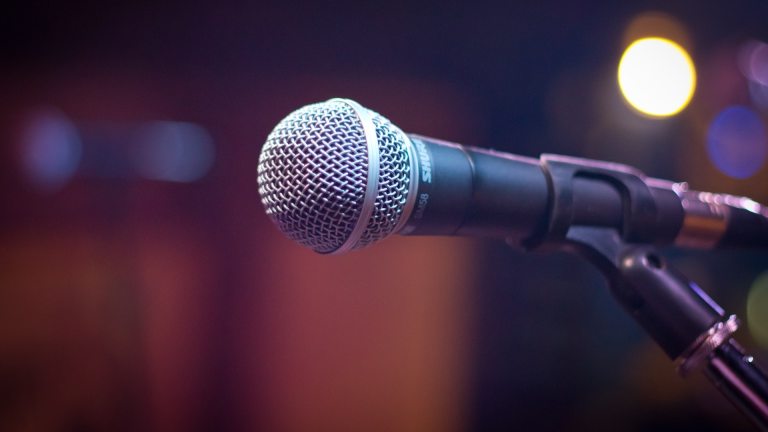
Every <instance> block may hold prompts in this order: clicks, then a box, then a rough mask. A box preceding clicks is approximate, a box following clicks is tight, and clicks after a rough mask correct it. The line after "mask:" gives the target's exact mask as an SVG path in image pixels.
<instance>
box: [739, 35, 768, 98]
mask: <svg viewBox="0 0 768 432" xmlns="http://www.w3.org/2000/svg"><path fill="white" fill-rule="evenodd" d="M739 68H740V69H741V72H742V74H744V76H745V77H746V78H747V80H748V86H749V95H750V97H751V99H752V103H754V104H755V105H756V106H757V107H759V108H761V109H768V44H766V43H764V42H760V41H756V40H750V41H747V42H746V43H744V45H743V46H742V48H741V51H740V53H739Z"/></svg>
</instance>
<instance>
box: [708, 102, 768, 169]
mask: <svg viewBox="0 0 768 432" xmlns="http://www.w3.org/2000/svg"><path fill="white" fill-rule="evenodd" d="M707 153H708V154H709V158H710V159H711V160H712V163H713V164H715V166H716V167H717V168H718V169H719V170H720V171H722V172H723V173H725V174H726V175H728V176H730V177H733V178H737V179H745V178H747V177H751V176H752V175H754V174H755V173H757V172H758V171H759V170H760V168H761V167H762V166H763V163H764V162H765V158H766V155H767V154H768V142H766V131H765V126H764V125H763V121H762V119H761V118H760V116H759V115H758V114H757V113H755V112H754V111H752V110H751V109H749V108H747V107H744V106H739V105H734V106H730V107H728V108H726V109H724V110H723V111H721V112H720V113H719V114H718V115H717V117H715V119H714V120H712V124H710V126H709V131H708V132H707Z"/></svg>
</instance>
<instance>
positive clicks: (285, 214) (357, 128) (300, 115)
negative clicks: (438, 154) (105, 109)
mask: <svg viewBox="0 0 768 432" xmlns="http://www.w3.org/2000/svg"><path fill="white" fill-rule="evenodd" d="M359 110H364V111H365V112H364V113H362V114H363V115H361V113H360V112H358V111H359ZM364 121H371V122H372V126H373V127H374V128H375V139H376V143H368V141H367V140H366V131H365V127H364V123H363V122H364ZM368 136H369V137H371V135H370V134H369V135H368ZM406 140H407V138H406V136H405V134H403V132H402V131H400V130H399V129H398V128H397V127H396V126H394V125H393V124H392V123H391V122H390V121H389V120H387V119H386V118H384V117H382V116H381V115H379V114H377V113H374V112H372V111H368V110H365V108H361V107H360V106H359V105H357V104H354V103H353V102H351V101H345V100H342V99H332V100H330V101H327V102H322V103H317V104H313V105H308V106H305V107H303V108H301V109H299V110H297V111H294V112H293V113H291V114H289V115H288V116H287V117H286V118H284V119H283V120H282V121H281V122H280V123H278V125H277V126H275V129H274V130H273V131H272V133H270V135H269V137H267V141H266V143H265V144H264V147H263V148H262V150H261V157H260V158H259V168H258V171H259V177H258V180H259V194H260V195H261V202H262V204H263V205H264V207H265V208H266V211H267V215H269V217H270V218H271V219H272V221H273V222H274V223H275V224H276V225H277V226H278V228H279V229H280V230H281V231H282V232H283V233H284V234H285V235H287V236H288V237H289V238H291V239H293V240H295V241H297V242H298V243H300V244H302V245H305V246H308V247H310V248H312V249H314V250H315V251H317V252H321V253H330V252H335V251H339V252H341V251H345V250H349V249H357V248H361V247H364V246H367V245H369V244H371V243H373V242H375V241H377V240H380V239H382V238H384V237H386V236H388V235H389V234H392V233H393V232H394V231H395V229H396V228H397V226H398V222H400V219H401V217H402V216H403V212H404V209H405V207H406V202H407V200H408V194H409V186H410V183H411V161H410V156H409V152H408V147H407V146H408V143H407V141H406ZM369 144H373V145H375V146H377V148H378V155H376V154H369ZM369 164H377V165H378V170H375V169H374V171H372V172H374V173H375V172H376V171H378V176H377V177H374V178H373V179H371V178H369V168H370V166H369ZM374 168H375V167H374ZM377 180H378V181H377ZM370 187H376V190H373V191H372V192H373V193H374V194H375V195H371V196H375V200H373V201H371V200H366V191H367V189H368V188H370ZM363 218H365V219H366V220H362V219H363ZM342 246H343V247H342Z"/></svg>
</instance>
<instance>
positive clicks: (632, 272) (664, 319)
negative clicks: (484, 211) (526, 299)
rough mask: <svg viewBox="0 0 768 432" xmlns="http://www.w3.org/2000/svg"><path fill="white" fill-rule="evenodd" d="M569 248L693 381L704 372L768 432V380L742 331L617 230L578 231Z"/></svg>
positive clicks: (569, 236) (565, 244) (571, 233)
mask: <svg viewBox="0 0 768 432" xmlns="http://www.w3.org/2000/svg"><path fill="white" fill-rule="evenodd" d="M557 243H558V245H559V246H560V247H561V248H565V249H569V250H573V251H575V252H577V253H578V254H580V255H581V256H583V257H585V258H586V259H587V260H588V261H589V262H591V263H592V264H594V265H595V266H597V268H598V269H600V271H601V272H602V273H603V274H604V275H605V276H606V278H607V279H608V283H609V287H610V289H611V291H612V293H613V295H614V296H615V298H616V299H617V300H618V301H619V303H620V304H621V305H622V306H623V307H624V309H626V311H627V312H628V313H629V314H630V315H632V316H633V317H634V318H635V320H637V321H638V322H639V323H640V325H641V326H642V327H643V328H644V329H645V330H646V331H647V332H648V333H649V334H650V336H651V337H652V338H653V339H654V340H655V341H656V342H657V343H658V344H659V345H660V346H661V348H662V349H663V350H664V352H665V353H666V354H667V355H668V356H669V357H670V358H671V359H673V360H675V362H676V363H677V371H678V373H679V374H680V375H682V376H686V375H688V374H690V373H692V372H699V371H700V372H703V373H704V374H705V375H706V377H707V378H708V379H709V381H710V382H712V384H714V385H715V386H716V387H717V388H718V389H719V390H720V392H721V393H723V394H724V395H725V396H726V397H727V398H728V399H730V401H731V402H732V403H733V404H734V405H736V407H737V408H739V409H740V410H741V411H742V412H743V413H744V414H745V415H746V416H747V417H749V418H750V420H751V421H752V422H753V423H754V424H755V425H757V426H758V428H760V429H761V430H765V431H768V378H767V377H766V374H765V372H763V371H762V370H761V369H760V368H759V367H758V366H757V365H756V364H755V362H754V359H753V357H752V356H749V355H746V354H745V353H744V351H743V349H742V348H741V347H740V346H739V344H738V343H737V342H736V341H735V340H734V339H733V337H732V335H733V333H734V332H735V331H736V329H737V328H738V325H739V321H738V319H737V318H736V316H735V315H730V316H726V314H725V313H724V311H723V309H722V308H721V307H720V306H719V305H717V303H715V302H714V301H713V300H712V299H711V298H709V296H708V295H707V294H706V293H704V292H703V291H702V290H701V289H700V288H699V287H698V286H697V285H696V284H695V283H693V282H691V281H690V280H688V279H687V278H686V277H685V276H683V275H682V274H681V273H679V272H678V271H677V270H675V269H674V268H673V267H672V266H670V265H669V263H668V262H667V261H665V260H664V259H663V258H662V257H661V256H660V255H659V254H658V253H657V251H656V249H655V248H654V247H652V246H649V245H645V244H632V243H626V242H625V241H623V239H622V238H621V237H620V236H619V233H618V232H617V230H616V229H613V228H604V227H586V226H572V227H570V229H569V230H568V232H567V233H566V235H565V238H564V239H563V241H561V242H557Z"/></svg>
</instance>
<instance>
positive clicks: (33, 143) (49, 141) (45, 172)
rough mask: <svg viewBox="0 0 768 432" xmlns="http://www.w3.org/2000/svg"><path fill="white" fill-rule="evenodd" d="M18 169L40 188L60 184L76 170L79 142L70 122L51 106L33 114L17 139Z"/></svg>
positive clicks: (59, 185) (56, 186)
mask: <svg viewBox="0 0 768 432" xmlns="http://www.w3.org/2000/svg"><path fill="white" fill-rule="evenodd" d="M20 153H21V155H20V156H21V168H22V170H23V171H24V174H25V175H26V177H27V180H28V181H29V182H30V183H31V184H33V185H34V186H36V187H37V188H39V189H40V190H43V191H54V190H57V189H60V188H61V187H63V186H64V185H65V184H66V183H67V182H68V181H69V179H70V178H71V177H72V175H73V174H74V173H75V171H76V170H77V167H78V166H79V164H80V158H81V156H82V144H81V141H80V137H79V135H78V132H77V128H76V127H75V125H74V124H72V122H71V121H70V120H69V119H68V118H67V117H66V116H64V115H63V114H61V113H60V112H58V111H57V110H54V109H46V110H42V111H40V112H38V113H37V114H36V115H34V116H33V117H32V118H31V119H30V120H29V121H28V122H27V123H26V125H25V126H24V128H23V130H22V133H21V139H20Z"/></svg>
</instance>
